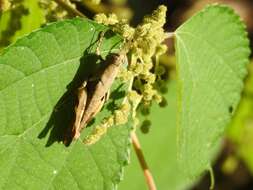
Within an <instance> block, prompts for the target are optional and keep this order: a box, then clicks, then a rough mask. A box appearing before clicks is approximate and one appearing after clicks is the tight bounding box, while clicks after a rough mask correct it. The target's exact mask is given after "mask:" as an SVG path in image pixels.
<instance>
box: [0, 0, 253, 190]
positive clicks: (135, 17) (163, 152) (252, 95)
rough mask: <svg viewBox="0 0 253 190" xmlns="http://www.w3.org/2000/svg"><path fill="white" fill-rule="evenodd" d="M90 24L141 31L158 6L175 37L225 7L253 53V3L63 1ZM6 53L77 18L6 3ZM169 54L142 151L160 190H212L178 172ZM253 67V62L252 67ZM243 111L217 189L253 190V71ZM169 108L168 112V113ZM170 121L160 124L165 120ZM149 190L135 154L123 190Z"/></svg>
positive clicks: (1, 34)
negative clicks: (161, 100) (242, 26)
mask: <svg viewBox="0 0 253 190" xmlns="http://www.w3.org/2000/svg"><path fill="white" fill-rule="evenodd" d="M63 1H64V2H65V3H67V4H69V5H70V6H72V7H73V8H74V9H76V10H78V11H80V12H82V13H83V14H84V15H85V16H87V17H88V18H93V17H94V15H95V14H97V13H112V12H113V13H115V14H117V16H118V17H119V18H125V19H127V20H128V21H129V23H131V25H133V26H136V25H137V24H138V23H140V22H141V21H142V19H143V17H144V15H146V14H149V13H151V12H152V11H153V10H154V9H156V8H157V6H158V5H160V4H164V5H166V6H167V8H168V12H167V23H166V25H165V27H164V29H165V30H166V31H174V30H175V29H176V28H177V27H178V26H180V24H182V23H183V22H184V21H186V20H187V19H188V18H189V17H191V16H192V15H193V14H194V13H196V12H197V11H199V10H200V9H202V8H203V7H205V6H206V5H207V4H210V3H223V4H227V5H228V6H231V7H232V8H234V10H235V11H236V12H237V13H238V14H239V15H240V16H241V18H242V19H243V20H244V22H245V23H246V26H247V30H248V35H249V37H250V40H251V43H250V44H251V47H253V0H240V1H239V0H198V1H197V0H166V1H165V0H103V1H102V2H101V3H100V4H96V1H97V0H63ZM0 11H1V12H0V51H1V49H3V48H4V47H6V46H7V45H9V44H10V43H12V42H15V41H16V40H17V39H18V38H19V37H20V36H22V35H25V34H28V33H30V32H31V31H33V30H35V29H37V28H39V27H40V26H43V25H44V24H45V23H47V22H52V21H56V20H61V19H64V18H71V17H73V16H74V15H71V14H69V13H68V12H66V11H65V10H64V9H63V8H61V7H59V6H57V4H56V3H54V1H51V0H0ZM165 43H166V44H167V46H168V52H167V54H166V55H163V56H162V57H161V59H160V62H161V63H162V64H164V65H165V66H166V68H167V69H168V86H166V88H165V89H164V90H163V93H164V97H165V99H166V104H165V106H164V105H163V106H161V107H162V108H160V106H157V105H154V106H152V108H151V109H150V110H148V113H147V112H142V111H141V110H140V117H141V118H142V122H141V124H140V126H139V127H138V128H137V133H138V136H139V138H140V141H141V144H142V148H143V151H144V154H145V157H146V159H147V162H148V164H149V166H150V169H151V171H152V172H153V175H154V177H155V181H156V183H157V186H158V189H159V190H181V189H192V190H203V189H204V190H205V189H209V186H210V176H209V174H208V173H206V174H204V175H203V176H202V177H200V178H199V179H198V180H196V181H195V182H194V183H192V182H189V181H187V180H186V179H183V178H182V177H181V176H180V174H179V173H178V169H177V166H176V120H175V118H176V81H175V57H174V47H173V41H172V40H171V39H170V40H168V41H166V42H165ZM251 62H252V63H253V61H251ZM252 63H251V64H250V65H249V68H248V70H249V75H248V77H247V78H246V79H245V88H244V91H243V93H242V100H241V102H240V104H239V107H238V109H237V111H236V113H235V115H234V117H233V120H232V121H231V123H230V125H229V126H228V128H227V131H226V135H225V138H224V139H223V143H222V144H221V147H220V152H219V154H218V155H215V156H214V157H215V159H214V161H213V168H214V176H215V189H217V190H250V189H253V66H252ZM164 107H165V108H164ZM161 117H162V118H166V119H160V118H161ZM129 189H131V190H140V189H147V186H146V183H145V179H144V177H143V174H142V170H141V168H140V166H139V164H138V161H137V159H136V155H135V154H132V155H131V159H130V165H129V166H127V167H126V168H125V175H124V180H123V181H122V183H120V184H119V190H129Z"/></svg>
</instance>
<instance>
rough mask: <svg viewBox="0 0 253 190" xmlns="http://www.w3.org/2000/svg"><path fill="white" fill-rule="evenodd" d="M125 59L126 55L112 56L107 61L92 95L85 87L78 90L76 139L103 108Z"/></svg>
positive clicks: (73, 128) (75, 124) (74, 133)
mask: <svg viewBox="0 0 253 190" xmlns="http://www.w3.org/2000/svg"><path fill="white" fill-rule="evenodd" d="M124 57H125V54H123V53H120V54H112V55H110V57H109V59H107V60H106V62H107V64H108V65H107V66H106V68H105V69H104V70H103V71H102V72H101V74H100V76H99V78H100V80H99V81H98V82H97V84H96V85H95V88H94V90H93V93H92V94H89V93H87V92H86V88H85V86H84V85H83V86H82V87H81V88H79V89H78V105H77V106H76V109H75V113H76V117H75V122H74V125H73V127H72V135H73V138H74V139H78V138H79V137H80V133H81V131H82V129H83V128H85V126H86V125H87V124H88V122H89V121H90V120H91V119H92V118H94V116H95V115H96V114H97V113H98V112H99V111H100V110H101V108H102V107H103V104H104V101H105V96H106V94H107V92H108V91H109V89H110V88H111V86H112V83H113V81H114V80H115V78H116V76H117V74H118V72H119V69H120V66H121V64H122V62H123V59H124ZM85 84H86V83H85ZM87 85H89V83H88V84H87Z"/></svg>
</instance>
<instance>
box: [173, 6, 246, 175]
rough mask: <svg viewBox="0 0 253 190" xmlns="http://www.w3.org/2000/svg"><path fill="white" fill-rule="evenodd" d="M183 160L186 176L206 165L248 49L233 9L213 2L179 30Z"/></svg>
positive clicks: (235, 98) (236, 94) (232, 104)
mask: <svg viewBox="0 0 253 190" xmlns="http://www.w3.org/2000/svg"><path fill="white" fill-rule="evenodd" d="M175 35H176V56H177V61H178V63H177V72H178V96H179V101H178V106H179V109H178V132H179V134H178V141H179V153H178V156H179V162H180V166H182V170H183V172H184V173H185V174H186V176H188V177H195V176H198V175H199V174H200V173H202V172H203V171H204V170H205V169H207V168H208V166H209V164H210V160H211V158H212V155H213V154H214V152H216V151H217V146H218V144H219V142H220V140H221V137H222V135H223V132H224V129H225V127H226V126H227V124H228V123H229V121H230V119H231V116H232V114H233V112H234V110H235V109H236V107H237V104H238V102H239V100H240V93H241V90H242V88H243V79H244V77H245V75H246V73H247V70H246V65H247V63H248V62H249V61H248V57H249V54H250V50H249V41H248V39H247V34H246V32H245V26H244V24H243V23H242V21H241V20H240V18H239V17H238V16H237V15H236V14H235V13H234V11H233V10H232V9H231V8H228V7H226V6H220V5H211V6H208V7H207V8H206V9H204V10H203V11H201V12H200V13H198V14H196V15H195V16H193V17H192V18H191V19H190V20H188V21H187V22H186V23H184V24H183V25H182V26H181V27H179V28H178V29H177V30H176V34H175Z"/></svg>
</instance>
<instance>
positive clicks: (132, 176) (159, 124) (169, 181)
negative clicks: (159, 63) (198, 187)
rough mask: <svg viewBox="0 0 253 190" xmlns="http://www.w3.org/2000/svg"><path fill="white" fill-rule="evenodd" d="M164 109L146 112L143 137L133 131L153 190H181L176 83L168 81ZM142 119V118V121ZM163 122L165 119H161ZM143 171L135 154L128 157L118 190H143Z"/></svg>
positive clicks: (152, 109) (184, 180) (156, 107)
mask: <svg viewBox="0 0 253 190" xmlns="http://www.w3.org/2000/svg"><path fill="white" fill-rule="evenodd" d="M165 98H166V100H167V107H165V108H161V107H159V106H158V105H153V106H152V108H151V109H150V113H151V114H150V116H149V117H148V119H149V120H150V121H151V128H150V132H149V133H148V134H143V133H141V131H140V130H139V128H137V129H138V130H137V134H138V137H139V139H140V143H141V145H142V150H143V152H144V155H145V158H146V160H147V162H148V165H149V167H150V170H151V172H152V174H153V176H154V179H155V182H156V186H157V189H161V190H164V189H170V190H181V189H184V188H185V187H186V186H187V185H189V183H190V182H189V181H188V180H187V179H186V178H184V176H182V175H181V173H180V172H178V165H177V158H176V155H177V149H176V136H177V135H176V131H177V130H176V107H177V104H176V81H175V80H173V81H170V82H169V85H168V93H167V94H166V95H165ZM142 118H143V117H142ZM164 118H166V119H164ZM142 173H143V171H142V169H141V167H140V164H139V162H138V160H137V158H136V155H135V154H131V160H130V164H129V166H127V167H126V171H125V175H124V180H123V181H122V182H121V183H120V184H119V190H128V189H131V190H140V189H147V184H146V181H145V179H144V176H143V174H142Z"/></svg>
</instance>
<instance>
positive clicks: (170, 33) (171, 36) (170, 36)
mask: <svg viewBox="0 0 253 190" xmlns="http://www.w3.org/2000/svg"><path fill="white" fill-rule="evenodd" d="M166 34H167V38H166V39H168V38H174V36H175V33H174V32H166Z"/></svg>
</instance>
